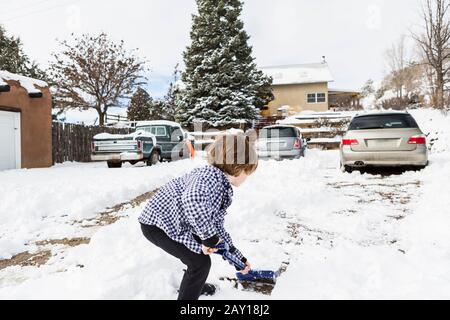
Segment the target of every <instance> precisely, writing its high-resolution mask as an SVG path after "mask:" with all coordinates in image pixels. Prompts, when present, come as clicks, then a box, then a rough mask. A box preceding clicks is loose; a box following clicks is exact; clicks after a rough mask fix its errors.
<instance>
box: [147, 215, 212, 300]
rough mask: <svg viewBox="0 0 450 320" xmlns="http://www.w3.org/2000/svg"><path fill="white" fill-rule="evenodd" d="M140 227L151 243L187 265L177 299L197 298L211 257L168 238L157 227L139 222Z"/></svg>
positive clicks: (204, 280)
mask: <svg viewBox="0 0 450 320" xmlns="http://www.w3.org/2000/svg"><path fill="white" fill-rule="evenodd" d="M141 229H142V232H143V233H144V236H145V237H146V238H147V239H148V240H149V241H150V242H151V243H153V244H154V245H156V246H157V247H160V248H161V249H163V250H164V251H165V252H167V253H169V254H170V255H172V256H174V257H176V258H178V259H180V260H181V262H183V263H184V264H185V265H186V266H187V270H186V272H185V273H184V277H183V280H182V281H181V285H180V291H179V294H178V300H198V297H199V296H200V293H201V291H202V289H203V286H204V285H205V282H206V279H207V278H208V274H209V270H210V269H211V258H210V257H209V256H206V255H204V254H197V253H195V252H192V251H191V250H189V249H188V248H187V247H186V246H184V245H183V244H181V243H179V242H176V241H174V240H172V239H170V238H169V237H168V236H167V235H166V233H165V232H164V231H163V230H161V229H159V228H158V227H155V226H148V225H144V224H141Z"/></svg>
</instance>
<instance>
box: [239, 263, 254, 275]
mask: <svg viewBox="0 0 450 320" xmlns="http://www.w3.org/2000/svg"><path fill="white" fill-rule="evenodd" d="M250 270H252V266H251V265H250V263H249V262H248V261H247V262H246V263H245V269H244V270H242V271H239V272H240V273H242V274H248V273H249V272H250Z"/></svg>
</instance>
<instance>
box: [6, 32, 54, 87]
mask: <svg viewBox="0 0 450 320" xmlns="http://www.w3.org/2000/svg"><path fill="white" fill-rule="evenodd" d="M0 70H6V71H9V72H12V73H17V74H21V75H24V76H28V77H32V78H39V79H42V80H45V74H44V72H43V71H42V70H41V69H40V68H39V67H38V65H37V64H36V63H35V62H31V61H30V58H29V57H28V56H27V55H26V54H25V53H24V52H23V48H22V41H21V40H20V38H15V37H13V36H8V35H7V34H6V30H5V29H4V28H3V27H2V26H1V25H0Z"/></svg>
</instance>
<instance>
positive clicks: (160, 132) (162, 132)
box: [136, 126, 167, 137]
mask: <svg viewBox="0 0 450 320" xmlns="http://www.w3.org/2000/svg"><path fill="white" fill-rule="evenodd" d="M136 130H144V131H147V132H150V133H152V134H154V135H155V136H157V137H165V136H167V129H166V127H165V126H148V127H138V128H136Z"/></svg>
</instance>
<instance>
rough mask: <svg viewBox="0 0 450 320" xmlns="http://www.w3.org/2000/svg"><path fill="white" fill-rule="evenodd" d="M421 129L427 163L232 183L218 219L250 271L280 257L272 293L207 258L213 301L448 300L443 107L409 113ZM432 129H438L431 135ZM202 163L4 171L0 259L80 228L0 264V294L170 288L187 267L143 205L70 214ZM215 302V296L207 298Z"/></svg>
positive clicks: (315, 154)
mask: <svg viewBox="0 0 450 320" xmlns="http://www.w3.org/2000/svg"><path fill="white" fill-rule="evenodd" d="M413 115H414V116H415V117H416V119H417V120H418V122H419V124H420V125H421V127H422V129H423V131H425V132H426V133H430V136H429V137H430V140H433V141H432V143H433V149H432V153H431V155H430V166H429V167H428V168H426V169H425V170H423V171H420V172H406V173H403V174H400V175H388V176H382V175H369V174H360V173H358V172H355V173H353V174H345V173H342V172H340V170H339V154H338V152H336V151H317V150H311V151H309V152H308V153H307V156H306V158H304V159H301V160H294V161H282V162H276V161H264V162H260V165H259V168H258V170H257V172H256V173H255V174H254V175H253V176H251V177H250V178H249V180H248V181H247V182H246V183H245V185H243V186H242V187H241V188H238V189H236V190H235V197H234V201H233V204H232V206H231V208H230V210H229V216H228V217H227V220H226V225H227V228H228V229H229V231H230V233H231V234H232V236H233V238H234V240H235V243H236V245H237V246H238V247H239V248H240V249H241V251H242V252H243V253H244V254H245V255H246V256H247V257H248V258H249V261H250V262H251V263H252V265H253V266H254V267H256V268H261V269H266V268H268V269H278V268H279V267H280V266H281V265H282V264H283V263H284V264H287V269H286V272H284V273H283V274H282V275H281V276H280V278H279V279H278V282H277V285H276V287H275V289H274V291H273V292H272V295H271V296H267V295H262V294H259V293H254V292H247V291H243V290H236V289H235V288H233V285H232V284H231V283H229V282H224V281H221V280H219V278H220V277H223V276H233V272H234V271H233V270H234V269H233V268H232V267H230V266H229V265H228V264H227V263H226V262H224V261H223V260H222V259H221V258H219V257H214V258H213V268H212V270H211V274H210V278H209V282H212V283H215V284H218V285H219V287H220V291H219V292H218V293H217V294H216V295H215V296H214V297H213V298H214V299H269V298H270V299H310V298H323V299H341V298H351V299H357V298H362V299H366V298H374V299H384V298H394V299H395V298H406V299H412V298H418V299H429V298H438V299H449V298H450V271H449V270H450V232H449V230H450V212H449V210H448V208H450V198H449V197H448V196H447V195H448V194H449V193H450V192H449V191H450V186H449V185H448V184H447V179H448V177H450V166H448V165H447V164H448V163H449V160H450V118H449V117H444V116H442V115H441V114H440V113H439V112H436V111H431V110H425V111H414V112H413ZM436 139H437V140H436ZM201 165H204V161H203V160H202V159H201V158H199V159H196V160H194V161H192V160H183V161H179V162H173V163H164V164H159V165H157V166H155V167H150V168H149V167H143V166H141V167H131V166H126V167H124V168H122V169H117V170H116V169H115V170H111V169H107V168H105V167H106V165H105V164H102V163H100V164H64V165H59V166H56V167H54V168H50V169H36V170H13V171H6V172H0V194H1V201H0V222H1V224H0V248H1V250H0V260H1V259H7V258H10V257H11V256H13V255H15V254H17V253H20V252H24V251H30V252H35V251H37V250H41V248H40V247H39V246H38V245H37V244H36V242H37V241H40V240H46V239H62V238H74V237H88V238H90V242H89V244H82V245H79V246H76V247H73V248H69V247H63V246H55V247H51V248H50V249H51V251H52V256H51V258H50V260H48V262H47V263H46V264H44V265H42V266H41V267H39V268H37V267H34V266H25V267H20V266H10V267H8V268H5V269H3V270H0V299H15V298H25V299H27V298H42V299H47V298H56V299H174V298H176V296H177V293H176V290H177V288H178V285H179V282H180V280H181V277H182V273H183V272H182V269H183V267H184V266H183V265H182V264H181V263H180V262H178V261H177V260H176V259H174V258H171V257H170V256H167V255H166V254H165V253H163V252H162V251H160V250H159V249H158V248H155V247H153V246H152V245H151V244H150V243H149V242H148V241H147V240H145V239H144V237H143V236H142V235H141V232H140V228H139V224H138V222H137V217H138V216H139V214H140V212H141V210H142V208H143V206H144V205H145V203H142V204H140V205H138V206H135V207H133V206H131V205H129V206H124V207H122V208H121V209H120V211H119V212H117V215H118V216H120V217H121V218H122V219H120V220H118V221H117V222H115V223H113V224H110V225H107V226H103V227H98V228H95V229H89V228H88V229H86V228H83V227H82V226H83V223H80V224H77V223H75V224H74V223H72V222H73V221H81V220H83V219H90V218H92V217H95V216H96V214H98V213H99V212H103V211H104V210H105V209H107V208H110V207H113V206H114V205H116V204H118V203H122V202H126V201H129V200H131V199H133V198H135V197H136V196H138V195H140V194H142V193H145V192H148V191H152V190H154V189H156V188H157V187H158V186H161V185H162V184H164V183H165V182H167V181H169V180H170V179H171V178H173V177H176V176H178V175H180V174H182V173H184V172H187V171H189V170H191V169H192V168H194V167H197V166H201ZM208 299H211V298H208Z"/></svg>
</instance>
